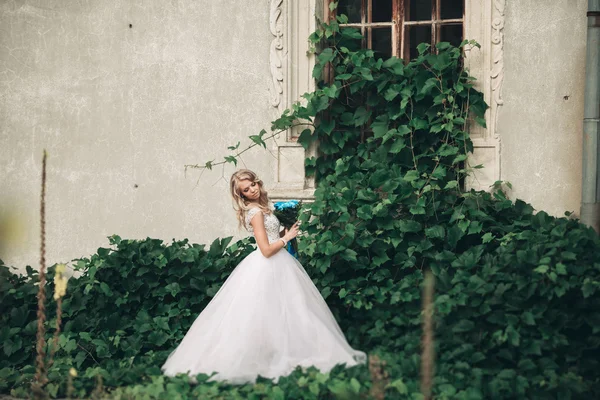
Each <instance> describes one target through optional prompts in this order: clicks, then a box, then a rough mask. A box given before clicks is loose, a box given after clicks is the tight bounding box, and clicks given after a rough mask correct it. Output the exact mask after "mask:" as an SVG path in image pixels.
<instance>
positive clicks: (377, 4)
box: [371, 0, 392, 22]
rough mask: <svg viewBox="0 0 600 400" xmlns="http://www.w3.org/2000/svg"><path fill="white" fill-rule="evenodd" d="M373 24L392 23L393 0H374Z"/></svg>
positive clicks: (372, 10)
mask: <svg viewBox="0 0 600 400" xmlns="http://www.w3.org/2000/svg"><path fill="white" fill-rule="evenodd" d="M371 14H372V15H371V22H391V21H392V0H373V3H372V9H371Z"/></svg>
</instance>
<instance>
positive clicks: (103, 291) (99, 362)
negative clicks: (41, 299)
mask: <svg viewBox="0 0 600 400" xmlns="http://www.w3.org/2000/svg"><path fill="white" fill-rule="evenodd" d="M230 241H231V238H226V239H222V240H219V239H217V240H215V241H214V242H213V243H212V245H211V246H210V247H209V248H205V246H203V245H198V244H194V245H191V244H189V243H188V241H187V240H182V241H173V243H171V244H170V245H165V244H163V242H162V241H161V240H156V239H146V240H141V241H137V240H121V238H120V237H118V236H112V237H111V238H110V244H111V245H112V247H109V248H99V249H98V252H97V254H95V255H93V256H92V257H91V258H90V259H81V260H78V261H76V262H75V263H74V265H75V266H76V269H77V270H78V272H79V273H81V276H80V277H77V278H75V277H74V278H71V279H70V280H69V284H68V289H67V296H66V297H65V299H64V301H63V317H62V318H63V324H64V325H63V332H62V333H61V335H60V339H59V349H58V352H57V354H56V357H57V360H56V361H55V363H54V365H53V367H52V369H51V370H50V372H49V379H50V386H49V387H50V388H52V387H55V388H56V390H58V388H59V386H58V385H59V384H60V383H61V382H62V380H63V379H64V378H65V377H66V376H67V372H66V371H68V370H69V368H71V367H74V368H76V369H77V370H78V371H86V372H85V374H84V379H83V381H82V380H81V379H79V380H76V383H78V382H79V383H81V384H83V383H82V382H87V383H86V385H87V386H83V387H80V389H82V390H83V389H86V388H87V389H90V388H92V387H93V386H94V382H95V381H94V378H95V376H96V375H97V374H100V375H102V376H103V378H104V384H105V385H107V386H109V387H110V386H120V385H127V384H134V383H139V378H140V376H144V375H147V374H148V375H149V374H160V371H159V367H160V365H162V363H163V362H164V360H165V359H166V357H167V356H168V354H169V352H170V351H172V350H173V349H174V348H175V347H176V345H177V344H178V343H179V341H180V340H181V339H182V338H183V336H184V334H185V332H186V331H187V330H188V329H189V327H190V326H191V324H192V322H193V321H194V319H195V318H196V316H197V315H198V314H199V313H200V311H202V309H203V308H204V307H205V306H206V304H208V302H209V301H210V299H211V297H212V296H214V295H215V294H216V292H217V290H218V289H219V287H220V286H221V284H222V283H223V281H224V280H225V279H226V278H227V276H228V275H229V273H230V272H231V271H232V270H233V268H234V267H235V266H236V265H237V264H238V263H239V262H240V261H241V260H242V259H243V257H245V256H246V255H247V254H249V252H250V251H251V250H252V249H253V246H252V245H251V241H250V240H249V239H245V240H242V241H239V242H237V243H234V244H232V245H231V246H229V247H228V245H229V243H230ZM52 272H53V270H52V269H51V272H50V274H49V283H48V290H49V291H52V290H53V286H52V283H51V280H52V275H53V273H52ZM37 283H38V276H37V272H36V271H33V270H32V269H31V268H30V267H28V268H27V275H26V276H18V275H15V274H12V273H11V272H10V271H9V269H8V268H7V267H6V266H4V265H1V266H0V339H1V341H0V352H1V354H2V357H0V377H2V379H0V390H1V391H2V392H6V391H7V390H9V389H11V388H14V387H17V388H18V387H27V386H28V385H27V382H28V381H29V380H30V379H31V378H32V377H33V373H34V370H33V367H32V366H33V358H34V344H35V335H36V317H35V312H36V304H37V301H36V295H37ZM55 307H56V305H55V303H54V302H53V301H50V302H49V304H48V305H47V307H46V309H47V313H48V322H47V328H46V329H47V332H48V340H50V337H51V335H52V330H53V327H54V324H55V321H54V318H55V315H54V314H55V311H54V310H55ZM86 377H87V378H88V379H87V381H86V380H85V378H86ZM61 390H64V388H62V389H61Z"/></svg>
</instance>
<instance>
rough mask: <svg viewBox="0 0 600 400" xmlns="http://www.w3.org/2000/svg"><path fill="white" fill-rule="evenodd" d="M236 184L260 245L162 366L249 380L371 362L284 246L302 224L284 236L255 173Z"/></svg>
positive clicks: (244, 220)
mask: <svg viewBox="0 0 600 400" xmlns="http://www.w3.org/2000/svg"><path fill="white" fill-rule="evenodd" d="M230 184H231V196H232V197H233V201H234V204H235V206H234V208H235V209H236V212H237V217H238V220H239V223H240V226H242V225H243V226H244V227H246V229H248V230H249V231H250V232H252V233H253V234H254V237H255V238H256V243H257V245H258V249H257V250H255V251H254V252H252V253H251V254H250V255H248V257H246V258H245V259H244V260H243V261H242V262H241V263H240V264H239V265H238V266H237V267H236V268H235V269H234V270H233V272H232V273H231V275H230V276H229V278H228V279H227V280H226V281H225V283H224V284H223V286H222V287H221V289H219V291H218V292H217V294H216V295H215V297H214V298H213V299H212V300H211V302H210V303H209V304H208V305H207V306H206V308H205V309H204V310H203V311H202V312H201V313H200V315H199V316H198V318H197V319H196V320H195V321H194V323H193V324H192V327H191V328H190V330H189V331H188V332H187V333H186V335H185V337H184V338H183V340H182V341H181V343H180V344H179V346H178V347H177V348H176V349H175V351H173V352H172V353H171V355H169V357H168V359H167V361H166V362H165V364H164V365H163V366H162V370H163V372H164V373H165V374H166V375H169V376H174V375H176V374H179V373H186V374H189V375H190V376H192V377H193V376H195V375H197V374H199V373H204V374H208V375H210V374H212V373H214V372H216V375H214V376H212V377H211V380H221V381H227V382H229V383H232V384H242V383H249V382H254V381H255V380H256V378H257V376H259V375H260V376H262V377H266V378H272V379H277V378H278V377H280V376H285V375H288V374H290V373H291V372H292V371H293V370H294V369H295V368H296V367H297V366H301V367H310V366H315V367H317V368H318V369H319V370H321V371H322V372H328V371H329V370H330V369H331V368H333V367H334V366H335V365H336V364H342V363H345V364H346V366H354V365H357V364H360V363H364V362H365V360H366V356H365V354H364V353H363V352H360V351H357V350H354V349H352V348H351V347H350V345H349V344H348V342H347V341H346V339H345V337H344V334H343V333H342V331H341V330H340V327H339V326H338V324H337V322H336V321H335V319H334V317H333V315H332V314H331V311H330V310H329V308H328V307H327V304H326V303H325V301H324V300H323V298H322V297H321V294H320V293H319V291H318V290H317V288H316V287H315V286H314V284H313V283H312V281H311V280H310V278H309V276H308V275H307V274H306V271H305V270H304V268H303V267H302V265H301V264H300V263H299V262H298V261H297V260H296V259H295V258H294V257H292V256H291V255H290V254H289V253H288V252H287V251H285V250H282V249H283V248H284V247H285V246H286V244H287V242H288V241H289V240H291V239H293V238H295V237H296V235H298V223H297V222H296V224H294V226H292V227H291V228H290V230H289V231H286V232H285V235H283V237H280V224H279V221H278V220H277V217H275V215H273V212H272V211H271V209H270V208H269V199H268V197H267V192H266V191H265V190H264V188H263V183H262V181H261V180H260V179H258V177H257V176H256V174H255V173H254V172H252V171H249V170H239V171H237V172H236V173H234V174H233V175H232V177H231V181H230Z"/></svg>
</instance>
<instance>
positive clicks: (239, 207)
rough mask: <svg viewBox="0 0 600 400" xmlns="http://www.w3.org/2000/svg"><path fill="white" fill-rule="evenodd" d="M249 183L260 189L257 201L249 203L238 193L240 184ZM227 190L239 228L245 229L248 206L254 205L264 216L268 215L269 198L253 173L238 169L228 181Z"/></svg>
mask: <svg viewBox="0 0 600 400" xmlns="http://www.w3.org/2000/svg"><path fill="white" fill-rule="evenodd" d="M241 181H250V182H254V183H256V184H257V185H258V188H259V189H260V196H259V197H258V199H257V200H254V201H249V200H248V199H246V198H245V197H244V195H243V194H242V193H240V182H241ZM229 188H230V189H231V198H232V200H233V209H234V210H235V212H236V214H237V218H238V222H239V226H240V228H241V227H242V226H243V227H245V228H246V229H247V228H248V227H247V226H246V213H247V212H248V210H249V209H250V207H249V205H250V204H256V205H257V206H258V208H260V209H261V210H262V211H263V212H264V213H265V214H270V213H271V209H270V208H269V197H268V196H267V191H266V190H265V188H264V186H263V182H262V181H261V180H260V179H259V178H258V175H256V174H255V173H254V172H252V171H250V170H249V169H240V170H238V171H236V172H234V173H233V175H231V179H230V180H229Z"/></svg>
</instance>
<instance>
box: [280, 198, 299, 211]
mask: <svg viewBox="0 0 600 400" xmlns="http://www.w3.org/2000/svg"><path fill="white" fill-rule="evenodd" d="M299 203H300V202H299V201H298V200H288V201H278V202H276V203H275V204H274V206H275V209H276V210H277V211H282V210H285V209H287V208H296V207H297V206H298V204H299Z"/></svg>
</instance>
